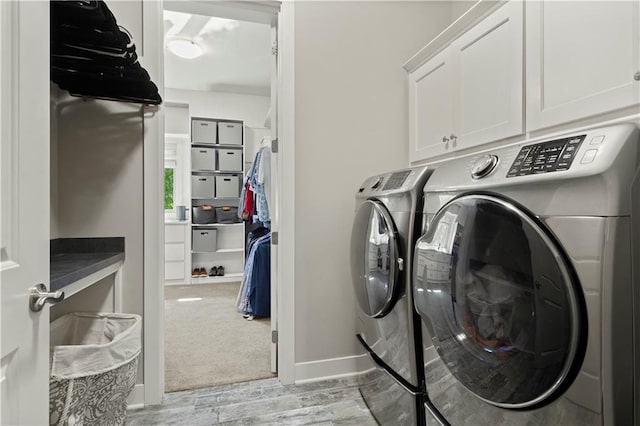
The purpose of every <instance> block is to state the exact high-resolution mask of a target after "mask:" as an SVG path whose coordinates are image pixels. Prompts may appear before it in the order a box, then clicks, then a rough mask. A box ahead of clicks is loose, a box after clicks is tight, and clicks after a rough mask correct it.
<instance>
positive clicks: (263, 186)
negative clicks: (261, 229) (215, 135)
mask: <svg viewBox="0 0 640 426" xmlns="http://www.w3.org/2000/svg"><path fill="white" fill-rule="evenodd" d="M270 162H271V150H270V149H269V148H268V147H262V148H260V149H259V150H258V152H257V153H256V156H255V159H254V161H253V163H252V164H251V167H250V168H249V171H248V172H247V175H246V176H245V178H244V181H243V187H242V192H241V194H240V205H239V206H238V217H240V218H241V219H243V220H246V221H247V222H261V223H262V224H263V225H264V226H266V227H268V228H270V227H271V217H270V215H269V199H270V198H269V197H270V195H271V194H270V184H271V180H270V174H271V170H270ZM250 191H251V192H250ZM251 193H253V198H251V197H250V194H251ZM250 216H253V217H252V218H250Z"/></svg>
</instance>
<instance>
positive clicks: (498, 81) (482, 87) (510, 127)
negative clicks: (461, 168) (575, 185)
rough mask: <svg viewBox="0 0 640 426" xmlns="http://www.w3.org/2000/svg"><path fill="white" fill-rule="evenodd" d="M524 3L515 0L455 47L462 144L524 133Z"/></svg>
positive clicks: (456, 122)
mask: <svg viewBox="0 0 640 426" xmlns="http://www.w3.org/2000/svg"><path fill="white" fill-rule="evenodd" d="M522 10H523V5H522V2H519V1H511V2H509V3H507V4H506V5H505V6H503V7H501V8H500V9H498V10H497V11H496V12H494V13H493V14H492V15H490V16H489V17H488V18H486V19H485V20H483V21H482V22H480V23H479V24H478V25H476V26H475V27H473V28H472V29H470V30H469V31H468V32H466V33H465V34H464V35H462V36H461V37H460V38H459V39H457V40H456V41H455V42H454V43H453V44H452V46H451V48H452V55H453V57H454V61H455V63H454V67H455V71H456V72H455V81H456V93H455V97H456V102H455V104H454V106H453V108H454V111H453V117H454V118H453V119H454V128H455V132H454V133H455V136H456V137H457V144H458V148H468V147H470V146H474V145H479V144H482V143H486V142H491V141H494V140H498V139H504V138H506V137H509V136H514V135H518V134H521V133H522V132H523V107H524V106H523V102H524V100H523V98H522V95H523V94H522V92H523V86H522V84H523V82H522V73H523V51H522V44H523V43H522V38H523V30H522Z"/></svg>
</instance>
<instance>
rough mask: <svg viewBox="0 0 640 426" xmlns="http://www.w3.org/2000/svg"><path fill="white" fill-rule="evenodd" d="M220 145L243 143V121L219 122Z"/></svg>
mask: <svg viewBox="0 0 640 426" xmlns="http://www.w3.org/2000/svg"><path fill="white" fill-rule="evenodd" d="M218 143H219V144H220V145H242V123H230V122H226V121H220V122H218Z"/></svg>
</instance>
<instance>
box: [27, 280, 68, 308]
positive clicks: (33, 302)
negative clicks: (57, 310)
mask: <svg viewBox="0 0 640 426" xmlns="http://www.w3.org/2000/svg"><path fill="white" fill-rule="evenodd" d="M63 300H64V291H61V290H58V291H54V292H49V291H47V286H46V285H44V284H42V283H40V284H36V286H35V287H31V291H30V294H29V308H31V310H32V311H33V312H40V311H41V310H42V308H44V305H45V304H46V303H50V304H52V305H54V304H56V303H58V302H62V301H63Z"/></svg>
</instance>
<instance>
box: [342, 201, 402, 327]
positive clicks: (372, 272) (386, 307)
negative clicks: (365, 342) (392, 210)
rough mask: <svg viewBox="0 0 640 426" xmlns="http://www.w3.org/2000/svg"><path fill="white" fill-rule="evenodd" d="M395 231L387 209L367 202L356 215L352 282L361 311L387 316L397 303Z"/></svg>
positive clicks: (370, 314)
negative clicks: (395, 296)
mask: <svg viewBox="0 0 640 426" xmlns="http://www.w3.org/2000/svg"><path fill="white" fill-rule="evenodd" d="M397 264H398V246H397V239H396V231H395V227H394V226H393V221H392V219H391V216H390V215H389V212H388V211H387V209H386V208H385V207H384V206H383V205H382V204H381V203H380V202H378V201H373V200H367V201H365V202H364V203H363V204H362V205H361V206H360V208H358V211H357V212H356V217H355V221H354V224H353V231H352V233H351V278H352V282H353V287H354V290H355V294H356V299H357V300H358V304H359V305H360V308H361V309H362V311H363V312H364V313H365V314H366V315H368V316H371V317H381V316H384V315H386V314H387V313H388V312H389V311H390V310H391V308H392V307H393V304H394V303H395V300H394V295H395V293H396V283H397V282H398V275H399V270H398V268H397Z"/></svg>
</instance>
